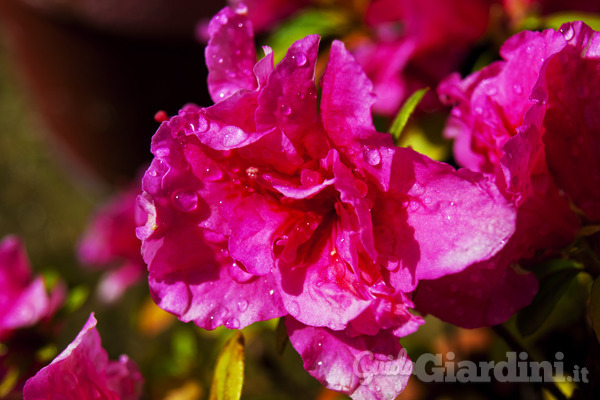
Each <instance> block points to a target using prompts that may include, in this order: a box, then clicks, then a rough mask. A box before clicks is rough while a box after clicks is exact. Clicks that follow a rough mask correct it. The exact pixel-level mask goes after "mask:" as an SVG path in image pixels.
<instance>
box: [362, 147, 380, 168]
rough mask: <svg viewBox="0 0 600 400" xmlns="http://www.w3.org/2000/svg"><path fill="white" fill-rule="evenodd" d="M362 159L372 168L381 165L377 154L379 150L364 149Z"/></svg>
mask: <svg viewBox="0 0 600 400" xmlns="http://www.w3.org/2000/svg"><path fill="white" fill-rule="evenodd" d="M363 158H364V159H365V161H366V162H367V164H369V165H371V166H373V167H375V166H377V165H379V164H381V153H380V152H379V149H366V150H365V151H364V152H363Z"/></svg>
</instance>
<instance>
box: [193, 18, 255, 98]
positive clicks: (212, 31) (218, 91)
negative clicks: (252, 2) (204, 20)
mask: <svg viewBox="0 0 600 400" xmlns="http://www.w3.org/2000/svg"><path fill="white" fill-rule="evenodd" d="M208 33H209V35H210V40H209V41H208V45H207V46H206V49H205V51H204V54H205V58H206V65H207V67H208V90H209V92H210V97H211V98H212V99H213V101H214V102H215V103H218V102H219V101H221V100H223V99H225V98H227V97H229V96H230V95H232V94H233V93H235V92H237V91H238V90H240V89H248V90H253V89H255V88H256V85H257V81H256V77H255V76H254V73H253V68H254V64H255V63H256V50H255V48H254V31H253V29H252V23H251V22H250V20H249V19H248V17H247V15H245V14H243V13H237V12H235V11H233V10H231V9H230V8H224V9H223V10H221V11H220V12H219V13H218V14H217V15H215V16H214V17H213V18H212V19H211V21H210V23H209V25H208Z"/></svg>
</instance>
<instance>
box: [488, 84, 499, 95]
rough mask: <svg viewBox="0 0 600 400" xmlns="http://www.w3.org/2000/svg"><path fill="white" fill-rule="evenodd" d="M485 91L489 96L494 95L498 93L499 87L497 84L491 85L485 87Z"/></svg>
mask: <svg viewBox="0 0 600 400" xmlns="http://www.w3.org/2000/svg"><path fill="white" fill-rule="evenodd" d="M485 92H486V93H487V95H488V96H494V95H495V94H496V93H498V88H497V87H496V86H493V85H489V86H488V87H487V88H486V89H485Z"/></svg>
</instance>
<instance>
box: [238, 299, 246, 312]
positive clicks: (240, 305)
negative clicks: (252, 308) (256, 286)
mask: <svg viewBox="0 0 600 400" xmlns="http://www.w3.org/2000/svg"><path fill="white" fill-rule="evenodd" d="M238 308H239V309H240V311H242V312H244V311H246V310H247V309H248V300H246V299H242V300H240V301H238Z"/></svg>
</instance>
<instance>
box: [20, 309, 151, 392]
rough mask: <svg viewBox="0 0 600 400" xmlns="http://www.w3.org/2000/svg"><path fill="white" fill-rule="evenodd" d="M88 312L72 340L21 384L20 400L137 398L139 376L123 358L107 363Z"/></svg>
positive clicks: (133, 364)
mask: <svg viewBox="0 0 600 400" xmlns="http://www.w3.org/2000/svg"><path fill="white" fill-rule="evenodd" d="M96 323H97V321H96V318H95V317H94V314H93V313H92V314H91V315H90V317H89V319H88V320H87V322H86V323H85V325H84V326H83V328H82V329H81V332H79V334H78V335H77V337H76V338H75V340H74V341H73V342H71V344H70V345H69V346H68V347H67V348H66V349H65V350H64V351H63V352H62V353H60V354H59V355H58V356H57V357H56V358H55V359H54V360H52V362H51V363H50V364H49V365H47V366H46V367H44V368H42V369H41V370H40V371H39V372H38V373H37V374H35V376H33V377H32V378H30V379H29V380H28V381H27V383H25V388H24V389H23V398H24V400H38V399H39V400H41V399H49V398H60V399H65V400H67V399H73V400H80V399H111V400H135V399H138V398H139V397H140V396H141V391H142V385H143V377H142V375H141V374H140V372H139V370H138V368H137V366H136V365H135V363H134V362H133V361H132V360H130V359H129V358H128V357H127V356H126V355H122V356H121V357H120V358H119V361H109V360H108V355H107V354H106V351H105V350H104V349H103V348H102V345H101V341H100V335H99V334H98V331H97V330H96Z"/></svg>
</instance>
